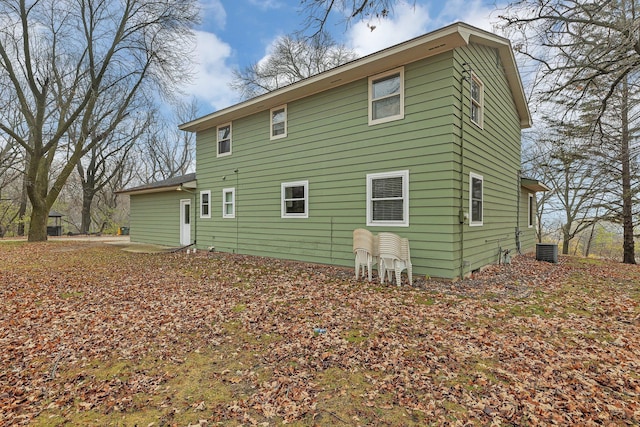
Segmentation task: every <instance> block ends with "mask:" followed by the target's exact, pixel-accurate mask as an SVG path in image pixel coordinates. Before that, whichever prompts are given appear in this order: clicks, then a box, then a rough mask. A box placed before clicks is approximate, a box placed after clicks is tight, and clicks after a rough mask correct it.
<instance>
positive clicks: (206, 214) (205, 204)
mask: <svg viewBox="0 0 640 427" xmlns="http://www.w3.org/2000/svg"><path fill="white" fill-rule="evenodd" d="M200 218H211V191H209V190H207V191H201V192H200Z"/></svg>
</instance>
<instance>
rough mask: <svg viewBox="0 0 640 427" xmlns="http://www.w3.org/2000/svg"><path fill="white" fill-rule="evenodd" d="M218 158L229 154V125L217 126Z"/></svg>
mask: <svg viewBox="0 0 640 427" xmlns="http://www.w3.org/2000/svg"><path fill="white" fill-rule="evenodd" d="M217 144H218V157H221V156H228V155H229V154H231V123H227V124H226V125H222V126H218V138H217Z"/></svg>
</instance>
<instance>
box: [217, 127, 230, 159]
mask: <svg viewBox="0 0 640 427" xmlns="http://www.w3.org/2000/svg"><path fill="white" fill-rule="evenodd" d="M227 126H229V151H228V152H226V153H220V140H219V139H218V137H219V132H220V128H224V127H227ZM232 152H233V127H232V126H231V122H229V123H225V124H222V125H219V126H216V157H225V156H230V155H231V153H232Z"/></svg>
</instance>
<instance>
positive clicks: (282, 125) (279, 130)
mask: <svg viewBox="0 0 640 427" xmlns="http://www.w3.org/2000/svg"><path fill="white" fill-rule="evenodd" d="M285 136H287V106H286V105H282V106H280V107H276V108H272V109H271V139H278V138H284V137H285Z"/></svg>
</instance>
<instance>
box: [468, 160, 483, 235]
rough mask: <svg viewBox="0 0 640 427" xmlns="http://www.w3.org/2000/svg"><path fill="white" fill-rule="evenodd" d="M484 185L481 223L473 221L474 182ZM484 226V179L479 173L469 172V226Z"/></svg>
mask: <svg viewBox="0 0 640 427" xmlns="http://www.w3.org/2000/svg"><path fill="white" fill-rule="evenodd" d="M474 179H477V180H480V182H481V183H482V198H481V199H480V221H474V220H473V180H474ZM483 224H484V178H483V177H482V175H478V174H477V173H473V172H469V226H470V227H479V226H481V225H483Z"/></svg>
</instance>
